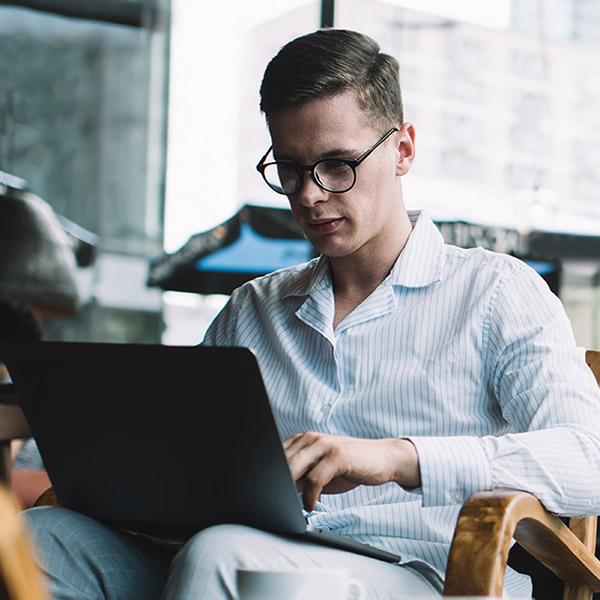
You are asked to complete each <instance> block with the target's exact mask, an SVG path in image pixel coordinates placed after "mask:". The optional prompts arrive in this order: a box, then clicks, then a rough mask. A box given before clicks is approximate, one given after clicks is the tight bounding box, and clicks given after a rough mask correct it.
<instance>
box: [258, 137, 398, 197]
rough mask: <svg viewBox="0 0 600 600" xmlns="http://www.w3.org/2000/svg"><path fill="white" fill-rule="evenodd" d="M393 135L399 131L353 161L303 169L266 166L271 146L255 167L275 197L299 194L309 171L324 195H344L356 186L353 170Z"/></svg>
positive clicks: (327, 160) (276, 163) (326, 160)
mask: <svg viewBox="0 0 600 600" xmlns="http://www.w3.org/2000/svg"><path fill="white" fill-rule="evenodd" d="M395 131H398V128H397V127H392V129H390V130H389V131H388V132H387V133H386V134H385V135H384V136H383V137H382V138H381V139H380V140H379V141H378V142H377V143H376V144H375V145H374V146H371V148H369V149H368V150H367V151H366V152H365V153H364V154H363V155H362V156H360V157H359V158H357V159H355V160H352V159H349V158H324V159H323V160H318V161H317V162H316V163H314V164H312V165H307V166H305V167H302V166H300V165H298V164H296V163H295V162H292V161H291V160H278V161H274V162H265V160H266V159H267V156H269V152H271V150H272V149H273V146H271V147H270V148H269V149H268V150H267V153H266V154H265V155H264V156H263V157H262V158H261V159H260V161H259V163H258V164H257V165H256V169H257V170H258V171H259V172H260V174H261V175H262V176H263V179H264V180H265V181H266V182H267V185H268V186H269V187H270V188H271V189H272V190H274V191H275V192H277V193H278V194H285V195H286V196H291V195H293V194H296V193H297V192H299V191H300V188H301V187H302V183H303V181H304V173H305V172H306V171H310V174H311V175H312V178H313V179H314V181H315V183H316V184H317V185H318V186H319V187H321V188H323V189H324V190H325V191H327V192H332V193H334V194H343V193H344V192H347V191H348V190H350V189H352V186H353V185H354V184H355V183H356V167H358V165H360V163H361V162H363V160H365V159H366V158H367V157H368V156H369V155H370V154H371V152H373V150H375V148H377V147H378V146H380V145H381V144H383V142H385V140H387V139H388V138H389V137H390V135H392V133H394V132H395Z"/></svg>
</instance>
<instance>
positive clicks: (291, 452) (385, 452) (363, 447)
mask: <svg viewBox="0 0 600 600" xmlns="http://www.w3.org/2000/svg"><path fill="white" fill-rule="evenodd" d="M283 448H284V450H285V454H286V456H287V459H288V463H289V466H290V471H291V473H292V477H293V478H294V480H295V481H296V488H297V489H298V491H299V492H302V500H303V503H304V508H305V509H306V510H308V511H311V510H313V509H314V507H315V504H316V502H317V500H318V499H319V496H320V495H321V493H324V494H341V493H343V492H347V491H349V490H351V489H354V488H355V487H357V486H359V485H382V484H384V483H389V482H390V481H394V482H396V483H398V484H399V485H402V486H405V487H410V488H414V487H419V486H420V485H421V474H420V471H419V457H418V455H417V450H416V448H415V447H414V445H413V444H412V443H411V442H410V441H409V440H405V439H392V438H389V439H388V438H386V439H377V440H366V439H361V438H352V437H344V436H339V435H330V434H325V433H315V432H313V431H309V432H307V433H302V434H297V435H293V436H292V437H290V438H288V439H287V440H285V441H284V442H283Z"/></svg>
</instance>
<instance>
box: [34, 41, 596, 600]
mask: <svg viewBox="0 0 600 600" xmlns="http://www.w3.org/2000/svg"><path fill="white" fill-rule="evenodd" d="M261 108H262V110H263V111H264V113H265V115H266V118H267V123H268V127H269V131H270V134H271V139H272V148H270V149H269V151H268V152H267V154H265V156H264V157H263V158H262V159H261V161H260V163H259V165H258V167H257V168H258V169H259V171H260V172H261V173H262V175H263V177H264V178H265V180H266V181H267V183H268V184H269V185H270V186H271V187H272V188H273V189H274V190H275V191H278V192H280V193H284V194H286V195H287V196H288V198H289V201H290V205H291V208H292V212H293V215H294V218H295V220H296V222H297V223H298V225H299V227H300V228H301V229H302V231H303V232H304V233H305V235H306V236H307V238H308V239H309V240H310V241H311V242H312V244H314V246H315V248H316V249H317V250H318V251H319V252H320V253H321V257H320V258H318V259H315V260H314V261H312V262H310V263H308V264H305V265H299V266H297V267H293V268H290V269H285V270H282V271H279V272H276V273H274V274H271V275H267V276H266V277H263V278H260V279H257V280H254V281H253V282H249V283H248V284H246V285H244V286H242V287H241V288H240V289H238V290H237V291H235V292H234V293H233V295H232V297H231V299H230V301H229V303H228V305H227V306H226V307H225V308H224V310H223V311H222V312H221V313H220V314H219V315H218V316H217V317H216V319H215V321H214V322H213V323H212V325H211V327H210V328H209V331H208V332H207V335H206V338H205V343H206V344H213V345H241V346H246V347H249V348H250V349H251V350H252V351H253V352H254V353H255V354H256V356H257V358H258V361H259V364H260V367H261V371H262V374H263V378H264V381H265V384H266V387H267V390H268V392H269V397H270V398H271V402H272V405H273V410H274V414H275V417H276V420H277V424H278V427H279V430H280V434H281V437H282V439H283V440H284V442H283V444H284V447H285V450H286V453H287V456H288V460H289V464H290V469H291V471H292V475H293V476H294V478H295V480H296V481H297V486H298V489H299V491H300V492H302V497H303V502H304V506H305V508H306V510H307V511H308V518H309V521H310V522H311V523H312V524H314V525H316V526H321V527H325V528H328V529H331V530H335V531H337V532H338V533H341V534H345V535H348V536H350V537H353V538H355V539H357V540H360V541H364V542H368V543H371V544H373V545H375V546H379V547H382V548H385V549H388V550H392V551H394V552H396V553H398V554H399V555H400V556H401V557H402V560H401V561H400V564H399V565H397V564H388V563H383V562H380V561H376V560H373V559H370V558H365V557H362V556H358V555H356V554H352V553H348V552H343V551H340V550H334V549H329V548H324V547H319V546H316V545H311V544H306V543H303V542H297V541H292V540H288V539H284V538H280V537H278V536H275V535H272V534H268V533H264V532H260V531H256V530H252V529H249V528H246V527H241V526H235V525H231V526H229V525H227V526H219V527H214V528H210V529H208V530H205V531H203V532H200V533H199V534H197V535H196V536H195V537H194V538H192V540H190V542H188V544H186V546H185V547H184V548H183V549H182V550H181V551H180V552H179V553H177V554H176V555H175V556H174V558H172V557H173V554H174V553H172V552H169V551H168V550H163V549H162V548H159V547H157V546H152V545H150V544H148V543H146V542H142V541H139V540H136V539H134V538H132V537H131V536H128V535H127V534H124V533H120V532H114V531H112V530H109V529H108V528H106V527H104V526H102V525H100V524H98V523H95V522H93V521H91V520H90V519H86V518H85V517H82V516H80V515H75V514H73V513H69V511H64V510H61V509H48V510H43V509H40V510H38V511H35V510H34V511H31V513H30V515H31V516H30V519H31V522H32V525H33V527H34V530H35V534H36V539H37V541H38V544H39V547H40V550H41V552H42V560H43V562H44V565H45V567H46V569H47V570H48V572H49V574H50V577H51V581H52V583H53V588H54V590H55V596H56V597H57V598H104V597H106V598H151V597H159V596H160V593H161V590H162V594H163V595H162V597H163V598H178V599H179V598H192V597H193V598H210V599H212V598H233V597H235V569H236V568H240V567H245V568H257V569H279V570H282V569H283V570H286V569H302V568H312V569H314V568H329V567H342V568H348V569H350V570H352V571H353V574H354V576H355V577H358V578H359V579H361V580H362V581H363V583H364V585H365V587H366V588H367V591H368V594H367V596H368V597H369V598H398V597H414V596H422V597H437V596H439V594H440V592H441V585H442V578H443V572H444V568H445V561H446V558H447V552H448V547H449V543H450V539H451V535H452V531H453V528H454V524H455V520H456V517H457V514H458V510H459V508H460V505H461V504H462V502H463V501H464V500H465V499H466V498H467V497H468V496H469V495H470V494H471V493H473V492H475V491H478V490H484V489H493V488H498V487H512V488H518V489H524V490H528V491H530V492H532V493H534V494H535V495H536V496H538V497H539V498H540V499H541V500H542V502H544V504H545V505H546V506H547V507H548V508H549V509H550V510H552V511H556V512H561V513H563V514H592V513H598V512H600V494H598V493H597V486H596V485H589V484H585V483H582V481H587V482H597V481H600V398H599V394H598V390H597V386H596V384H595V381H594V379H593V376H592V375H591V373H590V372H589V370H588V368H587V366H586V365H585V363H584V360H583V351H582V350H581V349H577V348H576V346H575V342H574V339H573V335H572V332H571V329H570V326H569V323H568V320H567V318H566V316H565V314H564V311H563V310H562V307H561V305H560V302H559V301H558V300H557V298H556V297H555V296H553V295H552V294H551V293H550V291H549V290H548V288H547V286H545V284H544V283H543V281H542V280H541V279H540V278H539V277H538V276H537V275H536V274H535V273H534V272H533V271H532V270H531V269H529V268H528V267H527V266H525V265H524V264H523V263H521V262H519V261H517V260H515V259H512V258H510V257H506V256H500V255H495V254H493V253H490V252H487V251H484V250H480V249H475V250H462V249H459V248H455V247H451V246H447V245H445V244H444V243H443V240H442V238H441V236H440V234H439V232H438V231H437V230H436V229H435V227H434V225H433V224H432V223H431V221H430V220H429V219H428V218H427V216H426V215H424V214H417V213H407V211H406V209H405V206H404V200H403V193H402V177H403V176H404V175H405V174H406V173H407V172H408V171H409V169H410V167H411V165H412V162H413V159H414V156H415V132H414V128H413V126H412V125H411V124H409V123H405V122H404V118H403V115H402V104H401V100H400V88H399V83H398V65H397V63H396V61H395V60H394V59H393V58H391V57H389V56H386V55H385V54H382V53H381V52H380V50H379V47H378V46H377V44H376V43H375V42H374V41H373V40H371V39H370V38H367V37H365V36H363V35H361V34H358V33H354V32H348V31H341V30H320V31H317V32H315V33H313V34H310V35H307V36H304V37H301V38H298V39H296V40H294V41H292V42H290V43H289V44H288V45H287V46H285V47H284V48H282V50H281V51H280V52H279V54H278V55H277V56H276V57H275V58H274V59H273V60H272V61H271V63H270V64H269V66H268V67H267V70H266V72H265V76H264V80H263V84H262V87H261ZM457 135H460V132H457ZM257 435H260V432H257ZM582 471H585V473H586V477H585V479H584V478H581V477H580V476H579V474H580V473H581V472H582ZM199 476H201V474H199ZM171 559H172V560H171ZM529 591H530V586H529V583H528V581H527V578H525V577H523V576H520V575H517V574H516V573H513V572H511V573H509V574H508V576H507V579H506V594H507V597H511V596H512V597H517V596H519V597H524V596H525V595H526V594H527V593H529Z"/></svg>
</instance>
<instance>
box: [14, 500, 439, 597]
mask: <svg viewBox="0 0 600 600" xmlns="http://www.w3.org/2000/svg"><path fill="white" fill-rule="evenodd" d="M24 514H25V515H26V517H27V520H28V525H29V527H30V530H31V532H32V534H33V538H34V544H35V547H36V550H37V552H38V555H39V560H40V563H41V564H42V567H43V569H44V571H45V573H46V574H47V577H48V581H49V586H50V591H51V594H52V598H53V599H54V600H67V599H73V600H92V599H94V600H97V599H98V600H99V599H109V600H154V599H156V600H159V599H162V600H186V599H192V598H193V599H194V600H200V599H207V600H218V599H227V600H235V599H236V598H237V593H236V583H235V576H236V575H235V574H236V569H238V568H250V569H262V570H290V569H316V568H337V569H347V570H348V571H350V572H351V573H352V576H353V577H355V578H358V579H360V580H362V582H363V584H364V585H365V587H366V590H367V598H369V600H371V599H373V600H374V599H390V600H392V599H397V598H413V597H419V598H439V597H440V595H441V582H440V580H439V578H438V577H437V575H436V574H435V573H434V572H433V571H432V570H429V569H428V568H427V567H426V566H421V565H420V563H419V564H416V565H412V566H411V565H407V566H398V565H392V564H388V563H385V562H382V561H378V560H375V559H372V558H367V557H364V556H360V555H358V554H353V553H350V552H344V551H341V550H336V549H332V548H327V547H324V546H317V545H315V544H310V543H306V542H302V541H297V540H290V539H287V538H284V537H280V536H277V535H274V534H270V533H265V532H263V531H258V530H256V529H251V528H249V527H244V526H241V525H218V526H215V527H211V528H209V529H206V530H204V531H201V532H200V533H198V534H196V535H195V536H194V537H193V538H191V540H190V541H189V542H188V543H187V544H186V545H185V546H184V548H183V549H182V550H180V551H179V552H175V551H174V550H172V549H170V548H166V547H163V546H161V545H158V544H154V543H152V542H149V541H147V540H145V539H143V538H140V537H138V536H134V535H131V534H128V533H124V532H122V531H116V530H114V529H111V528H109V527H106V526H104V525H102V524H101V523H98V522H97V521H95V520H93V519H90V518H88V517H85V516H83V515H80V514H78V513H75V512H73V511H70V510H67V509H64V508H56V507H40V508H33V509H31V510H28V511H26V512H25V513H24Z"/></svg>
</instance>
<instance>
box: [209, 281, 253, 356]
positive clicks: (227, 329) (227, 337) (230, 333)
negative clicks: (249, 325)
mask: <svg viewBox="0 0 600 600" xmlns="http://www.w3.org/2000/svg"><path fill="white" fill-rule="evenodd" d="M244 298H245V293H244V288H243V287H242V288H238V289H236V290H234V291H233V293H232V294H231V297H230V298H229V300H228V301H227V303H226V304H225V306H224V307H223V308H222V309H221V310H220V311H219V313H218V314H217V316H216V317H215V318H214V319H213V321H212V323H211V324H210V325H209V327H208V329H207V330H206V333H205V334H204V339H203V340H202V345H203V346H234V345H235V343H236V342H235V337H236V330H237V320H238V319H237V317H238V314H239V311H240V310H243V305H244Z"/></svg>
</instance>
